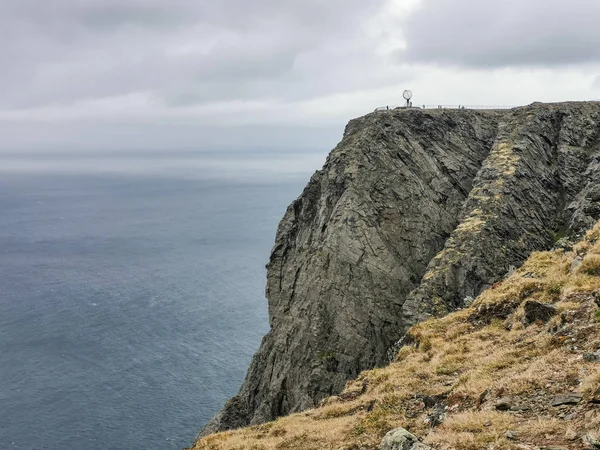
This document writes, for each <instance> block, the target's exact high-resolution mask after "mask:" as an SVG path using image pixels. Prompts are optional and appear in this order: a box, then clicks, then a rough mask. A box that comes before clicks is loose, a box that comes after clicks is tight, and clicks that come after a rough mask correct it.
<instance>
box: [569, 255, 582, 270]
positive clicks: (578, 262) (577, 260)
mask: <svg viewBox="0 0 600 450" xmlns="http://www.w3.org/2000/svg"><path fill="white" fill-rule="evenodd" d="M582 262H583V258H582V257H581V256H577V257H576V258H575V259H573V262H572V263H571V267H570V269H569V272H570V273H575V271H576V270H577V269H578V268H579V266H580V265H581V263H582Z"/></svg>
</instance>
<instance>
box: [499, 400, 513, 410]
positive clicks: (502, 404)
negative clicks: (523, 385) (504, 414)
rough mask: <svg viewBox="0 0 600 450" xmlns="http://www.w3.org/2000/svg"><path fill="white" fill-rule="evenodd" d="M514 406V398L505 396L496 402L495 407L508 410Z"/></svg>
mask: <svg viewBox="0 0 600 450" xmlns="http://www.w3.org/2000/svg"><path fill="white" fill-rule="evenodd" d="M512 406H513V402H512V398H510V397H503V398H501V399H499V400H497V401H496V403H494V408H496V409H497V410H498V411H508V410H510V409H511V408H512Z"/></svg>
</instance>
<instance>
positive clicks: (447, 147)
mask: <svg viewBox="0 0 600 450" xmlns="http://www.w3.org/2000/svg"><path fill="white" fill-rule="evenodd" d="M599 134H600V103H564V104H534V105H531V106H528V107H523V108H518V109H515V110H511V111H506V112H493V111H485V112H475V111H469V110H457V111H444V110H440V111H437V110H433V111H421V110H393V111H383V112H377V113H373V114H369V115H367V116H365V117H361V118H359V119H355V120H353V121H351V122H350V123H349V124H348V126H347V128H346V131H345V134H344V138H343V140H342V142H341V143H340V144H339V145H338V146H337V147H336V148H335V149H334V150H333V151H332V152H331V154H330V155H329V157H328V159H327V162H326V164H325V166H324V167H323V169H322V170H321V171H319V172H317V173H315V174H314V175H313V177H312V178H311V180H310V182H309V184H308V186H307V187H306V188H305V190H304V192H303V193H302V195H301V196H300V197H299V198H298V199H297V200H296V201H294V202H293V203H292V205H291V206H290V207H289V208H288V210H287V212H286V214H285V216H284V218H283V220H282V221H281V223H280V225H279V229H278V232H277V236H276V241H275V246H274V248H273V251H272V254H271V259H270V262H269V264H268V273H267V298H268V301H269V315H270V325H271V331H270V332H269V333H268V334H267V335H266V336H265V338H264V339H263V342H262V345H261V347H260V349H259V351H258V352H257V354H256V355H255V357H254V359H253V361H252V364H251V366H250V369H249V371H248V375H247V377H246V380H245V382H244V384H243V386H242V388H241V390H240V392H239V394H238V395H237V396H235V397H234V398H232V399H231V400H229V401H228V402H227V404H226V405H225V407H224V408H223V409H222V410H221V412H220V413H219V414H218V415H217V416H216V417H215V418H214V419H213V420H212V421H211V423H209V424H208V425H207V427H206V428H205V429H204V430H203V434H208V433H212V432H215V431H220V430H225V429H230V428H236V427H240V426H244V425H248V424H255V423H261V422H265V421H268V420H272V419H274V418H276V417H277V416H280V415H285V414H288V413H291V412H296V411H300V410H303V409H306V408H309V407H312V406H314V405H315V404H317V403H318V402H319V401H320V400H321V399H323V398H325V397H327V396H329V395H331V394H334V393H337V392H339V391H340V390H341V389H342V388H343V386H344V384H345V382H346V381H347V380H348V379H350V378H353V377H356V376H357V375H358V373H359V372H360V371H362V370H365V369H368V368H372V367H374V366H377V365H379V364H383V363H384V362H385V361H386V352H387V350H388V349H389V348H390V346H391V345H392V344H393V343H394V342H396V341H397V340H398V339H399V338H400V337H401V336H402V335H403V333H404V332H405V330H406V329H407V328H408V327H409V326H410V325H412V324H413V323H415V322H416V321H419V320H421V319H423V318H426V317H428V316H430V315H440V314H445V313H447V312H449V311H452V310H454V309H456V308H458V307H461V306H462V302H463V300H464V299H465V298H468V297H476V296H477V294H478V293H479V292H480V291H481V290H483V289H485V288H486V287H489V286H491V285H492V284H493V283H494V282H496V281H498V280H499V279H500V278H501V277H502V276H503V275H504V274H506V272H507V271H508V270H509V269H510V267H512V266H517V265H519V264H520V263H521V262H522V261H523V260H524V259H525V258H526V257H527V256H528V255H529V253H531V251H533V250H542V249H546V248H550V247H552V245H553V244H554V243H555V242H556V241H557V240H558V239H559V238H561V237H563V236H565V235H572V234H576V233H580V232H581V231H582V230H584V229H586V228H587V227H589V226H590V225H592V224H593V223H594V222H595V220H597V219H598V218H599V217H600V148H599Z"/></svg>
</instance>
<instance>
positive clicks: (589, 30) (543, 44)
mask: <svg viewBox="0 0 600 450" xmlns="http://www.w3.org/2000/svg"><path fill="white" fill-rule="evenodd" d="M598 18H600V2H598V1H596V0H569V1H565V0H493V1H482V0H479V1H475V0H423V3H422V5H421V8H419V9H418V10H417V11H416V12H415V14H414V15H413V16H412V17H411V18H410V20H409V21H408V22H407V23H406V27H405V30H406V38H407V42H408V48H407V49H406V51H400V52H399V55H398V56H399V58H400V59H404V60H408V61H420V62H429V63H438V64H450V65H457V66H473V67H510V66H560V65H566V64H577V63H597V62H600V27H599V26H598Z"/></svg>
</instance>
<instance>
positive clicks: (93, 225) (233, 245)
mask: <svg viewBox="0 0 600 450" xmlns="http://www.w3.org/2000/svg"><path fill="white" fill-rule="evenodd" d="M324 159H325V154H324V153H323V152H321V151H318V150H306V149H302V150H294V151H286V152H272V151H261V150H254V151H247V150H245V151H221V152H216V151H215V152H193V151H185V152H158V153H156V154H146V153H144V152H132V153H127V152H113V153H111V152H100V151H97V152H92V153H89V152H88V153H85V152H82V153H77V154H76V153H69V152H55V153H52V152H47V153H43V154H40V153H32V154H23V153H22V152H21V153H16V152H15V153H3V154H0V449H2V450H11V449H36V450H37V449H48V450H70V449H75V450H77V449H86V450H96V449H98V450H100V449H102V450H111V449H115V450H120V449H124V450H128V449H144V450H152V449H156V450H170V449H173V450H174V449H177V450H180V449H182V448H184V447H187V446H190V445H191V444H192V443H193V440H194V438H195V436H196V434H197V433H198V431H199V430H200V429H201V428H202V426H203V425H204V424H205V423H206V422H207V421H208V420H209V419H210V418H211V417H212V415H213V414H214V413H216V412H217V411H218V410H219V408H220V407H221V406H222V405H223V404H224V402H225V401H226V399H227V398H229V397H230V396H232V395H234V394H235V393H236V392H237V390H238V389H239V387H240V385H241V383H242V381H243V379H244V376H245V372H246V369H247V367H248V364H249V362H250V360H251V357H252V355H253V353H254V352H255V351H256V350H257V348H258V346H259V344H260V341H261V338H262V336H263V335H264V334H265V333H266V332H267V331H268V317H267V303H266V300H265V297H264V287H265V264H266V263H267V262H268V258H269V252H270V250H271V248H272V245H273V242H274V237H275V232H276V228H277V224H278V222H279V220H280V219H281V217H282V216H283V214H284V212H285V210H286V207H287V205H288V204H289V203H290V202H291V201H292V200H293V199H294V198H296V197H297V196H298V195H300V193H301V192H302V188H303V186H304V185H305V184H306V182H307V180H308V178H309V177H310V175H311V173H312V172H313V171H314V170H315V169H317V168H319V167H320V166H321V165H322V163H323V161H324Z"/></svg>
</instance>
